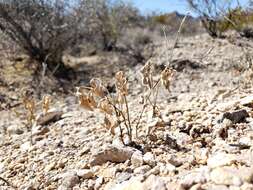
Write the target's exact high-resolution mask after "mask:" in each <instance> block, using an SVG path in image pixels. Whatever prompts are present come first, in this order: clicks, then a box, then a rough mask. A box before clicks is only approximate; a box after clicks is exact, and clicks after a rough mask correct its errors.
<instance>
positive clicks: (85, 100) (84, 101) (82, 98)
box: [76, 87, 94, 111]
mask: <svg viewBox="0 0 253 190" xmlns="http://www.w3.org/2000/svg"><path fill="white" fill-rule="evenodd" d="M76 90H77V91H76V96H77V97H78V100H79V105H80V106H82V107H83V108H84V109H87V110H90V111H94V109H93V106H92V104H91V100H90V98H89V96H88V95H86V94H84V93H82V92H81V89H80V87H77V88H76Z"/></svg>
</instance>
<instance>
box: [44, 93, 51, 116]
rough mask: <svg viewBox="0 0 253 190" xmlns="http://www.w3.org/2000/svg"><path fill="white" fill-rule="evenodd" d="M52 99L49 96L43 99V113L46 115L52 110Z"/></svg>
mask: <svg viewBox="0 0 253 190" xmlns="http://www.w3.org/2000/svg"><path fill="white" fill-rule="evenodd" d="M50 103H51V97H50V96H49V95H45V96H43V98H42V110H43V113H44V114H46V113H47V112H48V110H49V108H50Z"/></svg>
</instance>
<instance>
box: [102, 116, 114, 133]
mask: <svg viewBox="0 0 253 190" xmlns="http://www.w3.org/2000/svg"><path fill="white" fill-rule="evenodd" d="M103 126H104V127H105V128H106V129H107V130H109V131H110V133H111V134H112V135H115V128H116V127H117V126H118V122H117V121H116V119H113V118H112V117H110V116H105V118H104V124H103Z"/></svg>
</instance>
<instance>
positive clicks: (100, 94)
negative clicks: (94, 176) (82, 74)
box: [76, 61, 174, 145]
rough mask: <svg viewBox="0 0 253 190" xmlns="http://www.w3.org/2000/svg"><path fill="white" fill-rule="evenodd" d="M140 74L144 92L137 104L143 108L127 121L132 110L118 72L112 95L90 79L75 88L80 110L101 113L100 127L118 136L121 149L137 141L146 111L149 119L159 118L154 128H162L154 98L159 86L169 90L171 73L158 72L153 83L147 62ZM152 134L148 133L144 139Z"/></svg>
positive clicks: (122, 76) (151, 71)
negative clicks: (88, 81) (148, 109)
mask: <svg viewBox="0 0 253 190" xmlns="http://www.w3.org/2000/svg"><path fill="white" fill-rule="evenodd" d="M141 74H142V84H143V85H144V86H145V88H146V89H147V91H145V93H143V94H142V96H141V101H140V103H142V104H143V107H142V110H141V112H140V113H139V115H138V116H137V117H136V118H131V117H130V115H131V114H130V113H131V111H132V110H131V108H130V107H129V103H128V99H127V97H128V93H129V92H128V91H129V89H128V81H127V77H126V76H125V74H124V73H123V72H122V71H119V72H117V73H116V75H115V77H114V79H115V87H116V93H114V94H110V93H109V92H108V90H107V89H106V88H105V87H104V85H103V84H102V81H101V80H100V79H92V80H91V81H90V86H89V87H77V91H76V96H77V97H78V100H79V104H80V106H82V107H83V108H85V109H86V110H89V111H92V112H95V111H98V112H100V113H103V114H104V123H103V127H105V128H106V129H107V130H109V131H110V133H111V134H112V135H119V137H120V139H121V142H122V143H123V144H124V145H126V144H131V143H133V142H134V138H135V139H138V138H139V137H138V131H139V126H140V122H141V119H142V117H143V115H144V112H145V111H146V109H147V108H148V107H151V109H152V118H159V119H158V120H159V122H158V123H156V125H155V126H154V127H159V126H161V125H162V122H163V120H162V116H161V113H160V109H159V106H158V105H157V96H158V92H159V87H160V86H161V85H162V86H164V87H165V88H166V89H167V90H169V86H170V82H171V79H172V77H173V74H174V70H173V69H171V68H170V67H166V68H165V69H164V70H163V71H162V72H161V74H160V78H159V79H158V80H155V79H154V73H153V69H152V62H151V61H148V62H147V63H146V64H145V65H144V67H143V68H142V69H141ZM158 125H159V126H158ZM134 131H135V137H134ZM154 131H155V130H152V131H150V130H149V131H148V136H149V135H151V133H153V132H154Z"/></svg>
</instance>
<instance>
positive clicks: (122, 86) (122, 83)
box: [115, 71, 128, 96]
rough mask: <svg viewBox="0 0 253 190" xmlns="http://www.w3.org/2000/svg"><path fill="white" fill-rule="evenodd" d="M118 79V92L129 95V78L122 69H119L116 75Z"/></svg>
mask: <svg viewBox="0 0 253 190" xmlns="http://www.w3.org/2000/svg"><path fill="white" fill-rule="evenodd" d="M115 79H116V83H115V85H116V90H117V93H118V94H119V95H121V96H126V95H128V89H127V79H126V77H125V75H124V73H123V72H122V71H119V72H117V73H116V75H115Z"/></svg>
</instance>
